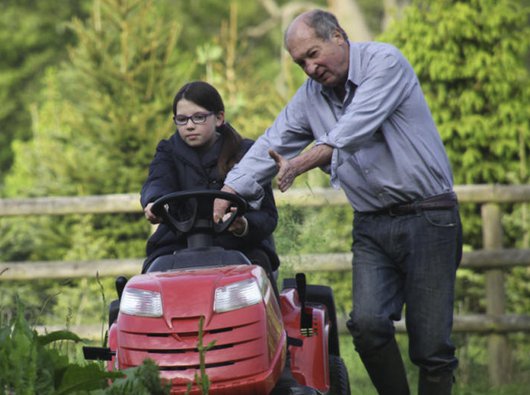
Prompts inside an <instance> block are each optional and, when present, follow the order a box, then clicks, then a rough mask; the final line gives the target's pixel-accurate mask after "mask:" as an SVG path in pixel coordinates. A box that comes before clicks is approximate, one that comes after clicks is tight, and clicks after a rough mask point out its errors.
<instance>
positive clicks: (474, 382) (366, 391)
mask: <svg viewBox="0 0 530 395" xmlns="http://www.w3.org/2000/svg"><path fill="white" fill-rule="evenodd" d="M510 339H511V344H512V347H513V349H512V356H513V360H514V366H513V377H512V381H511V383H510V384H507V385H504V386H502V387H499V388H491V386H490V385H489V382H488V367H487V359H486V358H487V356H486V352H485V351H484V350H485V347H487V346H486V341H485V338H484V337H480V336H469V335H468V336H464V335H458V336H455V344H456V345H457V346H458V347H459V348H457V353H458V356H459V359H460V368H459V369H458V370H457V373H456V384H455V386H454V388H453V394H454V395H530V352H529V347H530V335H514V336H513V337H511V338H510ZM398 342H399V343H400V347H401V351H402V354H403V357H404V360H405V365H406V367H407V372H408V379H409V383H410V389H411V394H416V393H417V380H418V373H417V368H416V367H415V366H414V365H413V364H412V363H410V361H409V360H408V358H407V338H406V336H405V335H398ZM459 343H462V344H459ZM340 347H341V349H340V350H341V355H342V358H343V359H344V362H345V363H346V366H347V367H348V373H349V376H350V385H351V393H352V395H377V392H376V391H375V389H374V388H373V386H372V383H371V381H370V379H369V377H368V374H367V373H366V371H365V369H364V366H363V365H362V362H361V360H360V359H359V357H358V355H357V353H356V352H355V350H354V349H353V344H352V342H351V337H350V336H347V335H343V336H341V338H340Z"/></svg>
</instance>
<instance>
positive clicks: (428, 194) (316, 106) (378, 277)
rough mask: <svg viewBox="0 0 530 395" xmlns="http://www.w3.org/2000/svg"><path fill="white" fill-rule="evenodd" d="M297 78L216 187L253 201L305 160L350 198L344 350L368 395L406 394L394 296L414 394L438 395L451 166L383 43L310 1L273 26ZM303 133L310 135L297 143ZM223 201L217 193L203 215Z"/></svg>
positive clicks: (457, 231) (453, 216)
mask: <svg viewBox="0 0 530 395" xmlns="http://www.w3.org/2000/svg"><path fill="white" fill-rule="evenodd" d="M285 45H286V48H287V50H288V51H289V53H290V55H291V57H292V59H293V60H294V61H295V62H296V63H297V64H298V65H300V67H301V68H302V69H303V70H304V72H305V73H306V74H307V76H308V77H309V79H307V80H306V82H305V83H304V84H303V85H302V86H301V87H300V88H299V89H298V91H297V92H296V94H295V95H294V97H293V98H292V99H291V101H290V102H289V103H288V104H287V105H286V106H285V108H284V109H283V110H282V112H281V113H280V114H279V115H278V117H277V118H276V120H275V121H274V123H273V124H272V126H271V127H270V128H269V129H268V130H267V131H266V132H265V133H264V134H263V135H262V136H261V137H260V138H259V139H258V140H257V142H256V143H255V144H254V146H253V147H252V148H251V149H250V150H249V151H248V152H247V154H246V155H245V157H244V158H243V159H242V160H241V162H240V163H239V164H237V165H236V166H235V167H234V168H233V169H232V171H231V172H230V173H229V174H228V176H227V178H226V180H225V186H224V187H223V190H225V191H229V192H233V193H238V194H240V195H242V196H243V197H245V198H247V199H248V200H249V202H250V204H254V205H259V201H260V199H262V197H263V194H264V192H263V188H262V187H261V185H263V184H264V183H266V182H267V181H269V180H270V179H272V178H273V177H274V176H275V175H276V174H277V176H278V186H279V189H280V190H281V191H285V190H287V189H288V188H289V187H290V186H291V185H292V183H293V181H294V179H295V178H296V177H297V176H298V175H300V174H302V173H304V172H306V171H308V170H310V169H312V168H315V167H317V166H320V167H325V168H326V169H328V170H329V171H330V172H331V184H332V185H333V186H335V187H339V186H340V187H341V188H342V189H343V190H344V191H345V193H346V195H347V197H348V200H349V202H350V203H351V205H352V207H353V209H354V212H355V215H354V221H353V249H352V250H353V256H354V258H353V310H352V312H351V314H350V320H349V321H348V329H349V330H350V332H351V334H352V336H353V341H354V344H355V348H356V350H357V352H358V353H359V355H360V358H361V360H362V361H363V363H364V365H365V367H366V369H367V372H368V374H369V376H370V378H371V380H372V382H373V384H374V386H375V387H376V389H377V391H378V393H379V394H389V395H390V394H391V395H401V394H409V392H410V391H409V386H408V383H407V378H406V374H405V369H404V366H403V361H402V358H401V354H400V351H399V348H398V345H397V343H396V341H395V336H394V334H395V329H394V324H393V322H394V321H395V320H398V319H400V317H401V312H402V310H403V307H404V305H406V310H405V311H406V323H407V332H408V335H409V355H410V358H411V360H412V362H413V363H415V364H416V365H417V366H418V367H419V368H420V375H419V394H421V395H427V394H428V395H437V394H450V393H451V388H452V383H453V371H454V369H455V368H456V367H457V364H458V361H457V358H456V357H455V348H454V346H453V344H452V342H451V339H450V337H451V331H452V321H453V302H454V284H455V274H456V269H457V267H458V264H459V261H460V257H461V248H462V234H461V224H460V217H459V212H458V204H457V199H456V196H455V194H454V192H453V177H452V172H451V167H450V164H449V161H448V158H447V155H446V152H445V150H444V147H443V144H442V141H441V139H440V136H439V134H438V132H437V129H436V127H435V125H434V122H433V120H432V116H431V113H430V110H429V108H428V106H427V103H426V101H425V99H424V95H423V92H422V90H421V87H420V84H419V82H418V79H417V77H416V75H415V73H414V71H413V69H412V67H411V66H410V64H409V63H408V61H407V60H406V59H405V58H404V57H403V55H402V54H401V53H400V52H399V51H398V50H397V49H396V48H395V47H393V46H391V45H389V44H384V43H375V42H373V43H353V42H351V41H349V40H348V38H347V35H346V33H345V32H344V30H343V29H342V28H341V27H340V25H339V23H338V22H337V19H336V18H335V16H334V15H332V14H330V13H328V12H325V11H321V10H313V11H309V12H306V13H304V14H301V15H299V16H298V17H297V18H295V19H294V21H293V22H292V23H291V24H290V26H289V27H288V29H287V31H286V32H285ZM311 142H315V145H314V146H313V147H312V148H310V149H308V150H305V151H303V150H304V148H306V147H307V146H308V145H309V144H310V143H311ZM226 209H227V203H226V201H222V200H219V201H217V202H216V205H215V208H214V219H215V220H219V219H220V218H221V216H222V214H223V213H224V212H225V211H226Z"/></svg>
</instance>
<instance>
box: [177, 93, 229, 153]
mask: <svg viewBox="0 0 530 395" xmlns="http://www.w3.org/2000/svg"><path fill="white" fill-rule="evenodd" d="M193 121H195V122H196V123H194V122H193ZM175 122H176V123H177V129H178V132H179V135H180V138H181V139H182V140H184V142H185V143H186V144H188V145H189V146H190V147H193V148H198V147H209V146H211V145H212V144H213V143H214V142H215V139H216V130H215V128H216V127H219V126H221V125H222V124H223V122H224V113H223V112H222V111H220V112H219V113H217V114H215V113H213V112H211V111H208V110H206V109H205V108H204V107H201V106H199V105H197V104H195V103H194V102H192V101H189V100H186V99H181V100H179V102H178V103H177V115H176V116H175ZM180 123H182V124H180Z"/></svg>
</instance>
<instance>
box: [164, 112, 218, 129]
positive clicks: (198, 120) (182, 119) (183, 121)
mask: <svg viewBox="0 0 530 395" xmlns="http://www.w3.org/2000/svg"><path fill="white" fill-rule="evenodd" d="M213 114H214V113H213V112H212V111H210V112H197V113H195V114H193V115H191V116H189V117H187V116H186V115H177V116H175V117H173V121H174V122H175V125H177V126H183V125H187V124H188V120H190V119H191V122H193V123H194V124H195V125H201V124H203V123H206V120H207V119H208V117H209V116H210V115H213Z"/></svg>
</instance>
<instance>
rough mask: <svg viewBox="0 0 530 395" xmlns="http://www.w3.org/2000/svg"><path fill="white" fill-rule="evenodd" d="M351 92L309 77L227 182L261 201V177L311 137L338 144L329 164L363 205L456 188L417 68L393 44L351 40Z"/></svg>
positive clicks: (334, 178)
mask: <svg viewBox="0 0 530 395" xmlns="http://www.w3.org/2000/svg"><path fill="white" fill-rule="evenodd" d="M349 45H350V64H349V71H348V80H347V83H346V95H345V97H344V99H343V100H339V99H338V98H337V96H336V95H335V93H334V92H333V90H332V89H331V88H326V87H324V86H322V85H321V84H319V83H317V82H315V81H313V80H311V79H308V80H306V82H305V83H304V84H303V85H302V86H301V87H300V88H299V89H298V91H297V92H296V93H295V95H294V96H293V98H292V99H291V101H290V102H289V103H288V104H287V105H286V106H285V108H284V109H283V110H282V111H281V113H280V114H279V115H278V117H277V118H276V120H275V121H274V123H273V124H272V126H271V127H270V128H269V129H267V130H266V132H265V133H264V134H263V135H262V136H261V137H260V138H259V139H258V140H257V141H256V143H255V144H254V145H253V146H252V148H251V149H250V150H249V151H248V152H247V154H246V155H245V157H244V158H243V159H242V160H241V161H240V162H239V163H238V164H237V165H236V166H235V167H234V168H233V169H232V171H230V173H229V174H228V176H227V178H226V180H225V184H226V185H228V186H230V187H232V188H234V189H235V190H236V191H237V192H238V193H239V194H241V195H242V196H244V197H246V198H247V199H249V200H250V204H251V205H257V204H259V201H260V199H261V198H262V197H263V189H262V187H261V186H260V184H262V183H265V182H266V181H269V180H270V179H271V178H272V177H274V175H275V174H276V172H277V169H276V164H275V162H274V160H273V159H272V158H270V157H269V154H268V150H269V149H273V150H275V151H277V152H278V153H279V154H280V155H283V156H285V157H286V158H292V157H294V156H296V155H298V154H299V153H300V152H301V151H302V150H303V149H304V148H305V147H307V146H308V145H309V144H310V143H311V142H315V143H316V144H328V145H330V146H331V147H333V148H334V149H333V155H332V161H331V166H329V169H328V170H329V171H330V172H331V184H332V186H333V187H335V188H337V187H339V186H340V187H341V188H342V189H343V190H344V191H345V193H346V196H347V198H348V200H349V201H350V203H351V205H352V206H353V208H354V209H355V210H357V211H361V212H363V211H374V210H378V209H381V208H384V207H388V206H390V205H392V204H396V203H404V202H410V201H414V200H418V199H422V198H426V197H429V196H434V195H437V194H440V193H444V192H449V191H451V190H452V189H453V177H452V172H451V166H450V164H449V160H448V158H447V154H446V152H445V149H444V147H443V143H442V141H441V138H440V136H439V134H438V131H437V129H436V126H435V125H434V122H433V119H432V116H431V112H430V110H429V108H428V106H427V103H426V101H425V98H424V95H423V92H422V90H421V87H420V84H419V81H418V79H417V77H416V74H415V73H414V70H413V69H412V67H411V66H410V64H409V63H408V61H407V60H406V59H405V58H404V57H403V55H402V54H401V53H400V52H399V50H398V49H397V48H395V47H393V46H392V45H390V44H385V43H376V42H369V43H352V42H350V43H349Z"/></svg>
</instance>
